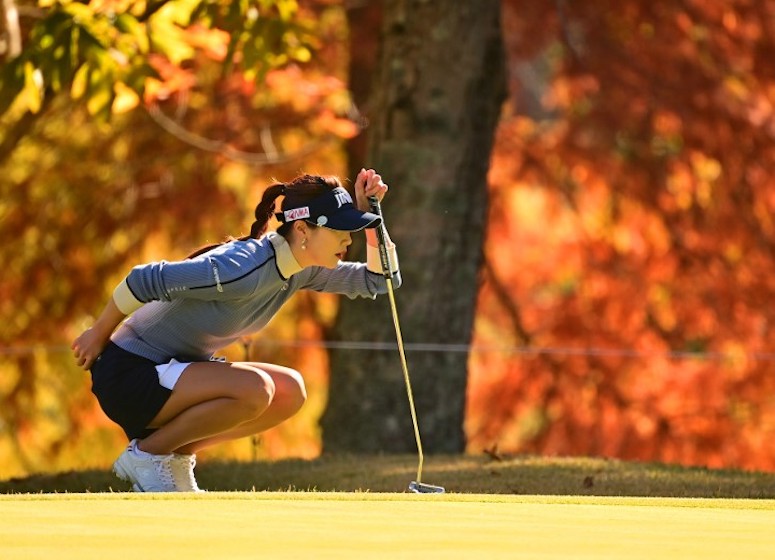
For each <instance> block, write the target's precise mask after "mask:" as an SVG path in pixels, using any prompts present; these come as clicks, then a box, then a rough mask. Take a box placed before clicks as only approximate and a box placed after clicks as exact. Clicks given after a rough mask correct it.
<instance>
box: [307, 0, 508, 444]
mask: <svg viewBox="0 0 775 560" xmlns="http://www.w3.org/2000/svg"><path fill="white" fill-rule="evenodd" d="M383 15H384V17H383V18H382V44H381V54H380V56H379V60H378V61H377V68H376V72H375V79H374V83H373V84H372V87H371V90H370V92H371V99H370V102H369V103H368V104H367V105H368V107H370V109H371V110H370V115H367V116H369V117H370V127H369V144H368V151H367V159H366V161H365V162H351V167H356V168H360V167H361V166H362V165H365V166H367V167H374V168H375V169H377V170H378V171H379V172H380V173H381V174H382V176H383V178H384V180H385V182H386V183H388V185H389V186H390V191H389V193H388V196H387V198H386V199H385V203H384V206H383V210H384V213H385V218H386V223H387V226H388V229H389V230H390V235H391V237H392V238H393V240H394V241H395V242H396V244H397V246H398V251H399V259H400V265H401V274H402V277H403V286H402V287H401V289H400V290H397V291H396V300H397V304H398V313H399V317H400V324H401V328H402V331H403V337H404V342H405V343H406V344H407V357H408V365H409V372H410V375H411V381H412V386H413V389H414V396H415V403H416V406H417V414H418V418H419V423H420V431H421V433H422V436H423V444H424V449H425V450H426V451H428V452H431V453H433V452H438V453H442V452H444V453H455V452H460V451H463V450H464V448H465V435H464V432H463V420H464V417H463V416H464V409H465V395H466V379H467V361H468V355H467V353H466V352H458V351H449V350H447V351H419V350H413V349H412V346H413V345H416V344H426V343H428V344H456V345H460V344H464V345H465V344H468V343H469V342H470V340H471V333H472V326H473V319H474V311H475V304H476V294H477V288H478V273H479V268H480V263H481V260H482V258H481V257H482V240H483V236H484V231H485V218H486V215H487V181H486V175H487V169H488V166H489V159H490V151H491V148H492V144H493V137H494V131H495V126H496V124H497V121H498V117H499V113H500V107H501V103H502V101H503V99H504V96H505V91H506V90H505V68H504V56H503V47H502V38H501V30H500V2H499V1H498V0H460V1H457V2H438V1H436V2H431V1H419V0H414V1H412V0H385V1H384V3H383ZM353 23H354V22H353ZM354 37H357V34H356V35H354ZM351 48H352V49H356V50H357V49H359V45H358V44H353V45H352V47H351ZM358 79H359V76H351V80H352V81H356V80H358ZM353 164H354V165H353ZM361 247H362V245H361ZM330 337H331V339H333V340H347V341H364V342H372V341H377V342H383V343H384V342H395V331H394V329H393V322H392V319H391V314H390V307H389V301H388V298H387V297H386V296H383V297H380V298H378V299H377V301H368V300H363V301H343V302H342V306H341V308H340V312H339V316H338V318H337V321H336V324H335V325H334V327H333V328H332V332H331V333H330ZM322 427H323V445H324V450H325V451H326V452H329V451H331V452H335V451H353V452H377V451H384V452H412V451H414V450H415V449H416V447H415V442H414V436H413V430H412V423H411V416H410V414H409V407H408V402H407V396H406V389H405V386H404V380H403V375H402V372H401V364H400V361H399V355H398V351H397V349H391V350H385V351H382V350H380V351H375V350H369V351H365V350H347V349H342V350H334V351H333V352H332V353H331V382H330V397H329V404H328V407H327V410H326V412H325V414H324V416H323V419H322Z"/></svg>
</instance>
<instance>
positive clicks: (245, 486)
mask: <svg viewBox="0 0 775 560" xmlns="http://www.w3.org/2000/svg"><path fill="white" fill-rule="evenodd" d="M196 472H197V480H198V481H199V485H200V486H201V487H202V488H205V489H207V490H211V491H257V492H261V491H318V492H405V491H406V490H407V486H408V484H409V482H410V481H412V480H415V479H416V475H417V459H416V457H414V456H408V455H384V456H376V455H368V456H361V455H335V456H334V455H331V456H329V455H326V456H323V457H320V458H318V459H315V460H311V461H307V460H298V459H296V460H294V459H288V460H280V461H273V462H255V463H250V462H239V463H238V462H215V461H213V462H204V463H203V464H201V465H199V466H197V470H196ZM422 474H423V476H422V481H423V482H426V483H429V484H435V485H440V486H444V487H445V488H446V489H447V491H448V492H459V493H471V494H540V495H569V496H576V495H585V496H659V497H693V498H775V473H757V472H744V471H733V470H712V469H704V468H684V467H678V466H669V465H660V464H652V463H632V462H624V461H617V460H607V459H591V458H542V457H522V456H518V457H495V458H493V457H490V456H486V455H481V456H473V455H463V456H432V457H426V461H425V465H424V468H423V473H422ZM129 489H130V488H129V485H128V484H126V483H125V482H122V481H121V480H119V479H117V478H116V477H115V476H114V475H113V474H112V473H111V472H110V471H109V470H85V471H72V472H63V473H57V474H50V475H35V476H30V477H26V478H19V479H11V480H6V481H0V493H4V494H8V493H53V492H126V491H128V490H129Z"/></svg>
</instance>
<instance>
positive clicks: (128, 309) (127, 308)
mask: <svg viewBox="0 0 775 560" xmlns="http://www.w3.org/2000/svg"><path fill="white" fill-rule="evenodd" d="M113 302H114V303H115V304H116V307H118V310H119V311H121V313H123V314H124V315H131V314H132V313H133V312H134V311H137V310H138V309H140V308H141V307H142V306H143V305H145V304H144V303H143V302H142V301H140V300H138V299H137V298H136V297H135V295H134V294H133V293H132V290H130V289H129V285H128V284H127V283H126V278H124V279H123V280H122V281H121V282H120V283H119V284H118V286H116V289H115V290H113Z"/></svg>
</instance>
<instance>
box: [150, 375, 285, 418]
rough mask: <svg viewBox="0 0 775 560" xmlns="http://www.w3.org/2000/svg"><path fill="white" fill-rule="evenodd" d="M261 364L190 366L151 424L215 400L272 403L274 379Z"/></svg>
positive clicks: (258, 403) (258, 404)
mask: <svg viewBox="0 0 775 560" xmlns="http://www.w3.org/2000/svg"><path fill="white" fill-rule="evenodd" d="M258 366H259V364H246V363H240V362H236V363H229V362H194V363H192V364H190V365H188V366H187V367H186V369H185V370H183V373H181V375H180V377H179V378H178V380H177V382H176V383H175V386H174V388H173V389H172V394H171V395H170V397H169V399H168V400H167V402H166V403H165V404H164V406H163V407H162V409H161V410H160V411H159V413H158V414H157V415H156V416H155V417H154V419H153V420H152V421H151V423H150V425H149V426H150V427H152V428H154V427H159V426H163V425H164V424H166V423H167V422H169V421H170V420H172V419H173V418H175V417H176V416H177V415H178V414H180V413H181V412H183V411H185V410H188V409H189V408H191V407H193V406H196V405H198V404H201V403H204V402H208V401H212V400H215V399H224V398H226V399H235V400H240V401H255V402H256V404H257V406H260V405H261V404H262V403H264V404H268V403H271V401H272V398H273V397H274V394H275V382H274V380H273V377H272V376H271V375H270V374H269V373H268V372H267V371H265V370H263V369H262V368H261V367H258Z"/></svg>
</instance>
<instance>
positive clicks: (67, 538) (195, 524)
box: [0, 492, 775, 560]
mask: <svg viewBox="0 0 775 560" xmlns="http://www.w3.org/2000/svg"><path fill="white" fill-rule="evenodd" d="M0 516H2V518H3V520H4V521H3V524H0V556H2V557H3V558H4V559H17V558H18V559H22V558H23V559H25V560H27V559H37V558H41V559H42V558H46V559H49V558H51V557H56V558H57V560H70V559H78V560H83V559H91V558H95V559H97V558H99V559H102V558H187V559H198V558H203V559H204V558H207V559H210V558H229V559H238V558H264V557H266V558H337V559H341V558H423V559H427V558H445V559H448V558H488V559H489V558H596V559H599V558H628V559H640V558H644V559H645V558H660V559H667V560H670V559H674V558H675V559H685V558H703V560H712V559H720V560H721V559H724V560H727V559H729V558H768V557H772V554H773V553H775V531H772V527H773V526H775V501H772V500H755V501H752V500H719V499H716V500H707V499H677V498H610V497H609V498H606V497H590V496H582V497H559V496H513V495H512V496H507V495H480V494H446V495H423V496H418V495H413V494H368V493H348V494H341V493H300V492H296V493H288V492H285V493H279V494H278V493H253V492H240V493H220V492H218V493H215V492H213V493H208V494H205V495H191V494H188V495H182V496H181V495H137V494H118V493H116V494H58V495H52V494H36V495H30V494H27V495H6V496H0Z"/></svg>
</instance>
